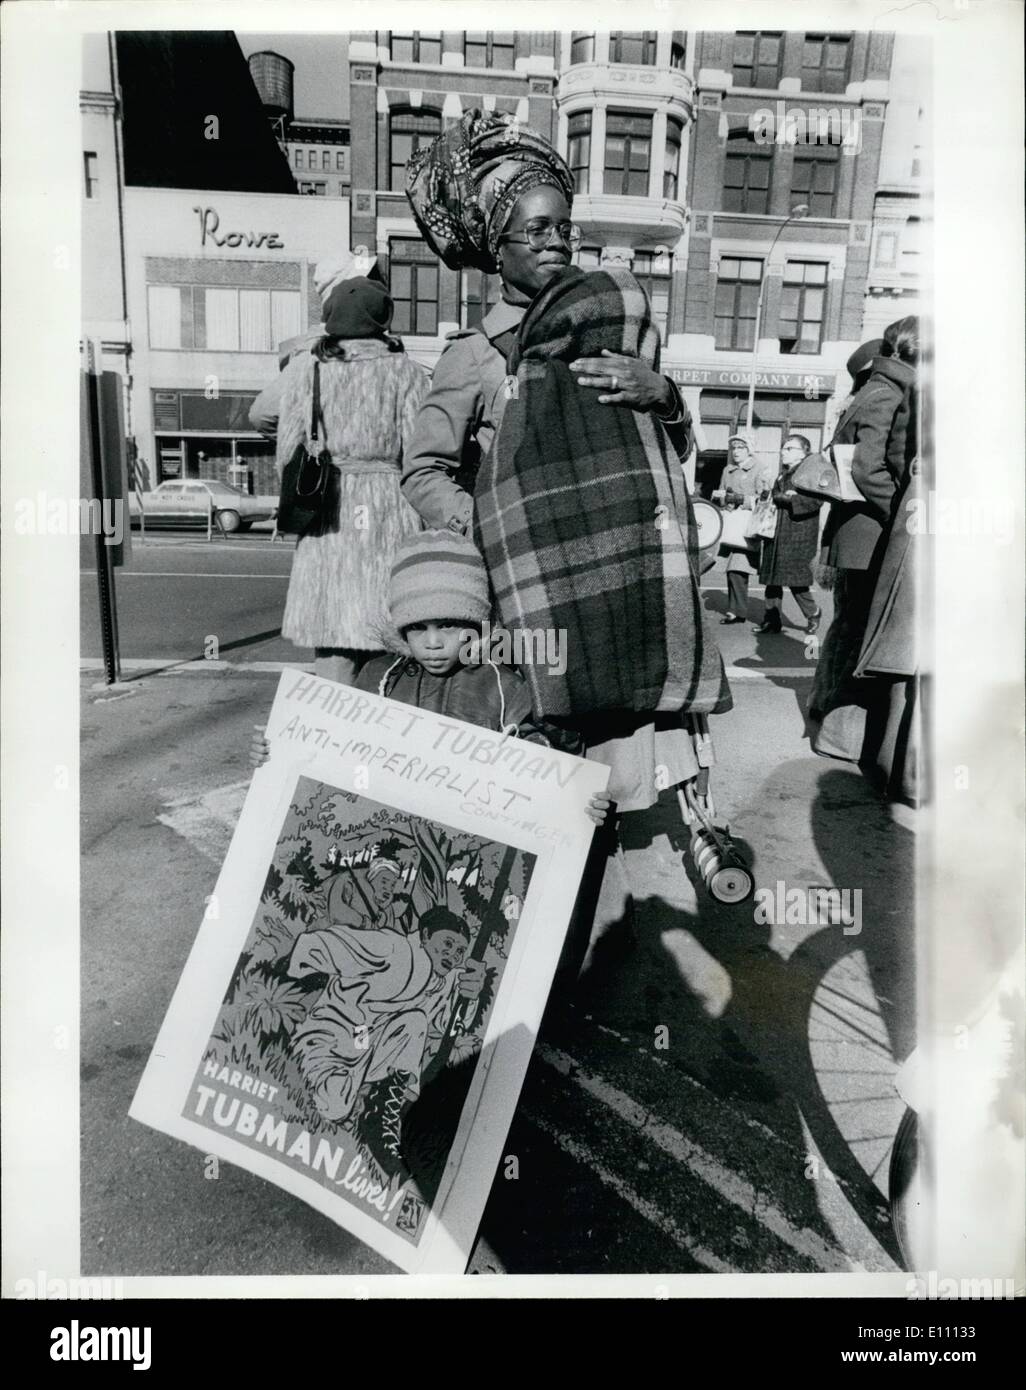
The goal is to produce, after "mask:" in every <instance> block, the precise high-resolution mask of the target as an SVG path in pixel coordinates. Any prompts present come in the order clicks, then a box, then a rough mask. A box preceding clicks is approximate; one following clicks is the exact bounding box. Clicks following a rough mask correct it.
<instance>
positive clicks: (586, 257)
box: [576, 246, 602, 270]
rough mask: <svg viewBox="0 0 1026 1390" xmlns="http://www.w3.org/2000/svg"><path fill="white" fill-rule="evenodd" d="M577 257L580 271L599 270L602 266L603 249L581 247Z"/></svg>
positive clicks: (598, 247)
mask: <svg viewBox="0 0 1026 1390" xmlns="http://www.w3.org/2000/svg"><path fill="white" fill-rule="evenodd" d="M576 257H577V268H578V270H598V268H599V267H600V266H601V264H602V247H601V246H579V247H578V248H577V251H576Z"/></svg>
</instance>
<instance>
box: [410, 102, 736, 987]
mask: <svg viewBox="0 0 1026 1390" xmlns="http://www.w3.org/2000/svg"><path fill="white" fill-rule="evenodd" d="M407 196H408V197H409V200H410V203H411V206H412V207H413V211H414V215H415V216H416V219H417V222H418V225H419V227H420V229H421V231H422V232H423V234H424V236H425V238H426V240H427V241H428V242H429V243H430V245H431V246H432V247H433V248H434V249H435V250H436V252H437V253H438V255H439V256H440V257H441V258H442V260H443V261H444V262H445V264H446V265H448V266H450V267H453V268H457V267H460V266H472V267H475V268H477V269H479V270H482V271H484V272H486V273H487V272H494V271H495V270H498V273H499V275H500V277H501V280H502V300H501V302H500V303H499V304H498V305H497V306H496V307H495V308H494V309H493V310H492V311H491V312H490V313H489V314H488V315H487V316H486V317H485V319H484V320H483V322H482V325H481V331H480V332H478V331H470V332H464V333H460V334H456V335H454V341H453V342H452V343H451V344H450V346H449V347H447V348H446V350H445V352H443V354H442V356H441V358H440V359H439V362H438V365H437V367H436V369H435V374H434V378H433V381H432V389H431V392H430V394H429V395H428V397H427V399H426V400H425V402H424V404H423V405H422V407H421V410H420V414H419V416H418V419H417V424H416V431H415V437H414V444H413V448H412V450H411V452H410V454H409V456H408V459H407V463H406V467H405V469H404V478H403V488H404V491H405V494H406V496H407V497H409V499H410V500H411V502H413V504H414V506H415V507H417V509H418V511H420V513H421V515H422V516H424V517H425V519H426V520H428V521H429V523H430V524H432V525H435V526H449V527H450V528H452V529H454V530H463V529H465V528H466V527H467V526H468V525H469V524H471V523H472V524H473V527H474V538H475V541H476V542H477V544H478V546H479V548H480V549H481V551H482V554H483V555H484V557H485V561H486V564H487V566H488V570H489V577H490V579H491V581H492V587H493V589H494V591H495V593H496V597H497V601H498V605H499V612H500V617H501V618H502V620H503V622H504V623H505V624H506V626H507V627H510V628H513V629H517V628H519V629H524V628H530V629H531V630H534V631H537V630H539V629H540V630H543V631H556V632H559V633H561V634H564V637H565V645H566V648H567V651H566V656H567V660H566V663H565V669H564V670H562V671H555V670H553V669H546V670H544V671H540V670H535V669H534V668H533V667H532V668H530V669H529V670H527V671H525V675H526V676H527V679H528V683H529V685H530V688H531V692H532V700H533V702H534V704H535V706H536V708H535V713H536V714H538V715H539V716H544V717H549V718H551V719H553V720H555V721H559V722H561V723H562V724H564V725H565V726H566V727H567V728H569V729H572V730H573V731H574V732H576V733H577V734H579V735H580V736H581V738H582V740H583V743H584V747H585V750H586V755H587V756H588V757H590V758H593V759H595V760H596V761H598V762H602V763H605V764H606V765H608V766H609V767H610V768H611V769H612V776H611V779H610V784H609V795H610V796H611V797H612V799H613V800H614V801H615V802H616V804H617V810H618V811H620V812H624V811H632V810H643V809H645V808H647V807H650V806H652V805H653V804H654V803H655V802H656V800H657V799H658V797H659V793H660V791H661V790H662V789H665V788H668V787H671V786H679V785H681V784H683V783H685V782H688V781H691V780H692V779H694V778H696V777H699V776H701V775H702V773H703V769H702V767H701V766H700V764H699V756H700V754H701V757H702V761H703V762H706V761H707V758H706V755H707V754H708V753H710V752H711V750H710V746H709V742H708V737H707V735H705V734H704V732H703V733H702V734H701V735H700V736H699V737H698V738H697V739H695V738H693V737H692V729H698V727H699V725H698V724H697V723H695V722H694V720H693V719H692V716H694V717H695V718H697V717H698V716H704V714H705V713H706V712H711V711H718V710H720V709H726V708H729V706H730V695H729V691H728V690H727V688H726V683H725V680H724V676H723V666H722V662H721V660H720V657H719V653H718V651H717V650H716V646H715V643H714V642H713V640H712V638H711V634H710V633H709V631H708V628H707V619H706V617H705V614H704V610H703V607H702V604H701V599H700V594H699V590H698V584H697V574H698V564H697V536H696V532H695V525H694V517H693V515H692V512H691V507H690V502H689V501H688V498H687V493H686V486H685V483H684V476H683V469H682V467H681V462H682V459H683V458H684V457H685V456H686V454H687V453H688V452H689V449H690V421H689V420H688V419H687V417H686V413H685V411H684V409H683V407H682V405H681V403H680V400H679V396H678V395H677V393H676V391H675V389H674V388H672V386H671V384H670V383H669V382H667V381H666V380H665V379H664V378H663V377H662V376H661V375H660V373H659V370H658V364H659V340H658V333H657V332H656V330H655V328H654V325H653V323H652V319H651V311H650V307H649V305H648V303H647V300H646V298H645V295H644V292H643V291H642V289H641V287H640V286H639V285H638V283H637V281H636V280H634V278H633V277H632V276H631V275H630V274H629V273H627V272H626V271H622V270H615V271H612V272H610V273H606V272H600V273H596V274H594V275H585V274H583V273H582V272H581V271H579V270H576V269H574V268H573V267H572V266H571V265H570V257H571V252H572V251H573V250H574V249H575V248H576V247H577V246H578V245H579V244H580V231H579V229H578V228H576V227H575V226H574V225H573V224H572V223H571V221H570V209H571V205H572V199H573V185H572V180H571V177H570V172H569V170H568V169H567V166H566V165H565V163H564V162H563V160H562V159H561V158H560V156H559V155H558V154H557V153H556V151H555V150H554V149H553V148H552V147H551V146H550V145H549V144H548V142H547V141H545V140H543V139H541V138H540V137H539V136H537V135H534V134H532V133H531V132H529V131H525V130H524V129H523V128H522V127H519V126H517V125H516V123H515V122H510V121H509V120H508V119H503V118H500V117H495V116H490V117H482V116H480V114H479V113H476V112H472V113H470V114H469V115H467V116H465V117H464V118H463V120H462V122H460V124H459V125H458V126H454V127H452V128H450V130H448V131H447V132H446V133H445V134H444V135H442V136H441V137H440V138H439V139H438V140H437V141H436V142H435V143H434V145H432V146H430V147H428V148H427V149H425V150H422V151H419V152H418V154H417V155H415V156H414V158H413V160H411V162H410V165H409V167H408V171H407ZM514 372H515V373H516V375H515V376H514V375H512V374H511V373H514ZM581 387H585V388H588V387H591V388H595V387H597V388H598V389H599V390H601V391H602V392H603V394H601V395H599V396H598V397H597V398H596V397H595V395H594V394H593V392H592V391H590V390H588V389H585V390H581V389H579V388H581ZM611 406H613V407H615V406H620V407H628V408H627V409H619V410H617V409H610V407H611ZM654 416H661V417H662V418H663V420H664V422H665V423H666V425H667V428H665V429H664V428H663V427H662V425H661V424H660V423H658V422H657V419H656V418H654ZM474 441H476V443H477V445H478V447H479V449H480V451H481V453H482V454H486V455H487V459H486V462H485V463H484V464H483V465H482V466H481V468H480V472H479V474H478V477H477V479H476V483H475V484H471V483H470V481H469V479H467V478H466V475H465V481H466V484H467V486H468V487H469V486H474V493H473V496H471V493H470V491H465V490H464V488H463V487H461V486H460V485H459V483H458V482H457V481H455V480H454V475H455V474H456V473H457V471H458V470H459V468H460V465H461V464H464V463H465V462H466V461H467V452H468V450H467V446H468V444H470V443H472V442H474ZM493 441H494V443H493ZM507 504H508V508H507ZM664 523H665V524H664ZM536 620H537V621H536ZM596 853H597V854H598V856H599V860H600V862H601V859H602V857H603V856H605V857H606V858H605V865H604V869H603V871H602V873H601V874H600V877H603V878H604V879H605V881H606V883H607V885H608V886H607V888H606V889H605V890H604V892H603V899H604V903H603V906H604V909H605V911H604V920H605V921H607V922H610V921H613V920H616V919H618V918H620V917H621V913H622V910H624V909H626V908H627V905H628V902H629V899H630V890H629V887H628V885H627V879H626V869H625V865H624V862H623V855H622V851H620V849H619V846H618V844H617V840H616V835H615V820H614V819H613V818H612V817H610V818H609V819H608V820H607V822H606V835H605V838H604V839H603V840H602V841H600V842H599V843H598V844H597V846H596ZM614 898H615V899H616V901H615V902H614V901H613V900H614ZM588 916H589V914H588V912H587V911H586V910H583V911H581V912H579V913H578V915H577V919H576V922H575V926H574V927H573V928H572V930H571V937H572V938H577V939H576V940H572V941H571V944H570V946H569V948H568V956H567V963H566V966H565V967H564V968H565V969H566V970H567V973H569V972H570V971H571V970H572V969H573V962H574V957H575V956H577V957H579V956H580V954H581V952H582V950H583V949H584V948H586V947H587V946H588V944H589V943H588V941H587V935H586V934H587V930H588V928H589V927H590V925H591V924H590V922H589V921H588ZM599 935H601V929H599V930H597V931H594V932H593V933H592V936H593V940H594V939H596V938H597V937H598V936H599Z"/></svg>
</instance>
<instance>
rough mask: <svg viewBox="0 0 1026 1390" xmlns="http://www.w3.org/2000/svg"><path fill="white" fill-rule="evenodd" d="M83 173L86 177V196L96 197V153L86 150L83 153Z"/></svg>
mask: <svg viewBox="0 0 1026 1390" xmlns="http://www.w3.org/2000/svg"><path fill="white" fill-rule="evenodd" d="M82 172H83V174H84V176H85V196H86V197H87V198H95V197H96V183H97V179H96V151H95V150H84V151H83V152H82Z"/></svg>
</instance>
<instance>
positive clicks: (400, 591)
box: [390, 530, 492, 630]
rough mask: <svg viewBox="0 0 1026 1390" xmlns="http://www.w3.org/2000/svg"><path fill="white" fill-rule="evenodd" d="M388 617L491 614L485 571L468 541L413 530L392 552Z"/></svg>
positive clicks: (476, 618)
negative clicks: (393, 553) (394, 551)
mask: <svg viewBox="0 0 1026 1390" xmlns="http://www.w3.org/2000/svg"><path fill="white" fill-rule="evenodd" d="M390 600H391V614H392V622H393V623H394V624H395V626H396V627H397V628H399V629H400V630H402V629H403V628H406V627H409V626H410V624H411V623H426V622H438V620H439V619H441V618H458V619H461V620H462V621H464V622H471V623H477V624H481V623H484V622H485V620H486V619H487V618H488V616H489V614H490V613H491V607H492V605H491V599H490V597H489V593H488V574H487V571H486V570H485V564H484V560H482V558H481V556H480V554H479V553H478V551H477V549H476V547H475V546H474V544H473V542H472V541H470V540H468V539H467V537H466V536H461V535H458V534H457V533H456V532H455V531H445V530H434V531H419V532H417V534H416V535H413V536H407V537H406V539H405V540H404V541H403V542H402V544H401V545H400V546H399V549H398V550H397V551H396V557H395V562H394V564H393V565H392V586H391V593H390Z"/></svg>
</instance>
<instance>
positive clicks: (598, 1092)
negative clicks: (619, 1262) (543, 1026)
mask: <svg viewBox="0 0 1026 1390" xmlns="http://www.w3.org/2000/svg"><path fill="white" fill-rule="evenodd" d="M537 1053H538V1055H539V1056H540V1057H541V1059H542V1060H543V1061H544V1062H546V1063H547V1064H548V1065H549V1066H550V1067H552V1068H553V1069H554V1070H555V1071H558V1072H559V1073H560V1074H561V1075H562V1076H564V1077H566V1079H567V1080H569V1081H572V1082H574V1083H575V1084H576V1085H577V1086H579V1087H580V1088H581V1090H583V1091H584V1092H585V1093H586V1094H587V1095H589V1096H591V1097H592V1098H593V1099H594V1100H597V1101H598V1102H599V1103H600V1104H602V1105H604V1106H606V1107H607V1108H608V1109H610V1110H612V1111H613V1112H614V1114H616V1115H618V1116H619V1118H620V1119H621V1120H624V1121H626V1123H627V1124H629V1125H631V1126H632V1127H633V1128H634V1129H636V1130H638V1131H639V1132H641V1133H642V1134H644V1135H645V1136H646V1137H647V1138H649V1139H651V1140H652V1142H653V1143H655V1144H657V1145H658V1146H659V1148H661V1149H662V1150H663V1152H664V1153H666V1154H668V1155H669V1156H670V1157H671V1158H672V1159H674V1160H675V1161H676V1162H677V1163H680V1164H682V1165H683V1166H684V1167H686V1168H687V1169H688V1171H689V1172H690V1173H692V1174H693V1175H694V1176H695V1177H697V1178H699V1179H700V1180H701V1181H702V1182H704V1183H705V1184H706V1186H708V1187H711V1188H712V1189H713V1191H714V1192H715V1193H716V1194H717V1195H718V1196H719V1197H721V1198H722V1199H723V1200H724V1201H726V1202H729V1203H730V1204H731V1205H732V1206H735V1207H738V1208H739V1209H740V1210H741V1211H743V1212H744V1214H745V1216H746V1217H747V1218H748V1219H750V1220H755V1221H757V1222H758V1223H759V1225H760V1226H763V1227H765V1228H766V1230H768V1231H769V1232H770V1233H771V1234H772V1235H775V1236H776V1237H777V1239H778V1240H781V1241H783V1243H784V1244H785V1245H789V1246H790V1247H791V1249H792V1250H794V1251H796V1252H797V1253H798V1254H799V1255H802V1256H803V1257H804V1258H805V1259H807V1260H811V1261H812V1263H813V1264H814V1265H816V1266H817V1268H819V1269H822V1270H824V1271H827V1272H834V1271H836V1270H838V1268H842V1269H847V1270H849V1271H854V1272H856V1273H865V1269H864V1266H863V1265H861V1264H859V1263H858V1262H856V1261H854V1260H849V1259H847V1258H846V1257H845V1255H844V1252H843V1251H842V1250H840V1249H839V1248H838V1247H837V1246H833V1245H828V1244H827V1242H826V1241H825V1240H823V1239H822V1237H820V1236H818V1235H817V1234H816V1232H815V1231H810V1230H809V1229H808V1228H807V1227H803V1226H795V1225H794V1223H793V1222H791V1221H790V1220H789V1219H788V1218H787V1217H786V1216H785V1215H784V1213H783V1212H782V1211H779V1210H778V1209H777V1208H776V1207H774V1206H773V1205H771V1204H770V1203H769V1202H768V1201H767V1200H766V1198H765V1194H763V1193H760V1192H758V1191H757V1190H756V1189H755V1188H754V1187H753V1186H752V1184H751V1183H749V1182H747V1181H746V1180H745V1179H744V1178H742V1177H739V1176H738V1175H737V1174H736V1173H731V1172H729V1171H728V1170H727V1169H726V1168H724V1167H723V1165H722V1164H721V1163H718V1162H717V1161H716V1159H715V1158H713V1157H712V1155H711V1154H708V1153H706V1151H705V1150H704V1149H703V1148H701V1147H700V1146H699V1145H698V1144H696V1143H695V1142H694V1141H693V1140H691V1139H687V1138H685V1137H684V1135H683V1134H679V1133H678V1132H677V1131H676V1130H675V1129H673V1128H672V1126H670V1125H668V1124H664V1123H663V1122H662V1121H661V1120H656V1119H654V1118H653V1116H652V1115H651V1114H650V1113H649V1112H648V1111H646V1110H645V1109H643V1107H642V1106H640V1105H638V1103H637V1102H636V1101H634V1100H632V1099H631V1097H630V1096H628V1095H626V1094H625V1093H624V1092H623V1091H620V1090H618V1089H617V1088H616V1087H615V1086H610V1085H609V1083H608V1082H607V1081H604V1080H603V1078H602V1077H600V1076H597V1075H591V1074H589V1073H588V1072H586V1071H584V1070H583V1068H581V1067H580V1065H579V1064H578V1063H577V1062H575V1060H574V1059H573V1058H572V1057H570V1056H568V1055H567V1054H566V1053H565V1052H561V1051H560V1050H559V1049H558V1048H554V1047H550V1046H548V1045H547V1044H544V1043H543V1044H541V1045H539V1047H538V1049H537Z"/></svg>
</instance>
